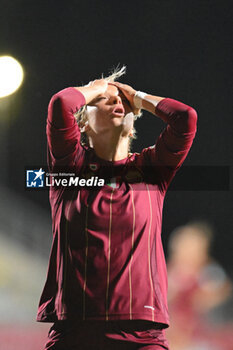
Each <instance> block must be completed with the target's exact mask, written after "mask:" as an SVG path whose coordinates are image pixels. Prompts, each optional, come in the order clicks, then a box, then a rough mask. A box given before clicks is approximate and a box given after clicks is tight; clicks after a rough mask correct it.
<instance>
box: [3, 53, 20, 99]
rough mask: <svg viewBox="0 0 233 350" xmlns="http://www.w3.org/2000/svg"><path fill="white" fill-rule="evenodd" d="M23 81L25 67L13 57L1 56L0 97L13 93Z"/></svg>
mask: <svg viewBox="0 0 233 350" xmlns="http://www.w3.org/2000/svg"><path fill="white" fill-rule="evenodd" d="M22 81H23V68H22V66H21V64H20V63H19V62H18V61H17V60H16V59H15V58H13V57H10V56H1V57H0V98H1V97H5V96H8V95H11V94H13V92H15V91H16V90H17V89H18V88H19V87H20V85H21V84H22Z"/></svg>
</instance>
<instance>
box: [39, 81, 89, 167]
mask: <svg viewBox="0 0 233 350" xmlns="http://www.w3.org/2000/svg"><path fill="white" fill-rule="evenodd" d="M85 103H86V101H85V98H84V96H83V95H82V94H81V92H79V91H78V90H76V89H75V88H72V87H70V88H66V89H64V90H62V91H60V92H58V93H56V94H55V95H54V96H53V97H52V99H51V100H50V103H49V106H48V118H47V128H46V133H47V140H48V165H49V166H52V167H53V166H54V165H59V166H60V165H62V166H66V165H71V166H72V165H74V160H75V157H76V156H77V155H78V154H79V153H80V152H81V151H82V146H81V145H80V130H79V127H78V124H77V122H76V119H75V117H74V113H75V112H77V111H78V110H79V109H80V108H81V107H82V106H83V105H85Z"/></svg>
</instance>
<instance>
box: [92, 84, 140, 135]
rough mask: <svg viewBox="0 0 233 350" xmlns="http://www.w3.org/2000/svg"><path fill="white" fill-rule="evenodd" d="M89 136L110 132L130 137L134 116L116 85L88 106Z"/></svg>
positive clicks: (110, 86)
mask: <svg viewBox="0 0 233 350" xmlns="http://www.w3.org/2000/svg"><path fill="white" fill-rule="evenodd" d="M87 116H88V125H89V128H88V131H87V134H88V136H92V133H93V132H94V134H102V133H106V132H108V131H111V132H113V133H114V132H115V133H116V134H121V135H122V136H128V135H129V134H130V132H132V130H133V125H134V114H133V112H132V108H131V106H130V104H129V102H128V100H127V99H126V97H125V96H124V94H123V93H122V92H121V91H120V90H119V89H118V88H117V87H116V86H114V85H110V84H109V85H108V88H107V90H106V92H105V93H104V94H103V95H101V96H99V97H98V98H96V99H95V100H93V101H92V103H90V104H89V105H88V106H87Z"/></svg>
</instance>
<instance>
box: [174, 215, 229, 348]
mask: <svg viewBox="0 0 233 350" xmlns="http://www.w3.org/2000/svg"><path fill="white" fill-rule="evenodd" d="M213 238H214V233H213V228H212V227H211V225H210V224H209V223H207V222H202V221H196V222H190V223H188V224H186V225H185V226H181V227H178V228H176V229H175V230H174V231H173V232H172V234H171V237H170V242H169V246H168V248H169V258H168V302H169V305H170V306H169V308H170V317H171V326H170V328H169V329H168V331H167V336H168V339H169V342H170V346H171V349H172V350H209V349H211V350H232V349H233V312H232V309H233V298H232V283H231V281H230V279H229V277H228V276H227V275H226V273H225V271H224V269H223V268H222V267H221V266H220V265H219V264H218V263H217V262H216V261H215V260H214V258H213V257H212V256H211V246H212V242H213Z"/></svg>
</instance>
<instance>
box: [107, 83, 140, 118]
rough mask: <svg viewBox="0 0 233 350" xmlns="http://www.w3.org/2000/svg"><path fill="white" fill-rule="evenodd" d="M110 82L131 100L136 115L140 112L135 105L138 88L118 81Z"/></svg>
mask: <svg viewBox="0 0 233 350" xmlns="http://www.w3.org/2000/svg"><path fill="white" fill-rule="evenodd" d="M109 84H112V85H115V86H116V87H117V88H118V89H119V90H121V91H122V93H123V94H124V95H125V97H126V98H127V100H128V101H129V103H130V105H131V107H132V110H133V112H134V114H135V115H137V114H139V112H140V110H139V109H138V108H136V107H135V105H134V95H135V94H136V90H134V89H133V88H132V87H131V86H129V85H126V84H121V83H119V82H118V81H114V82H111V83H109Z"/></svg>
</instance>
